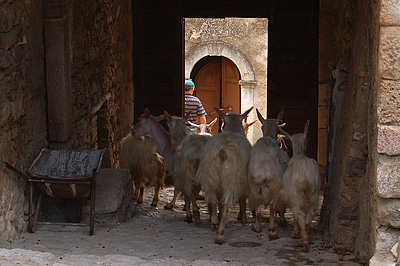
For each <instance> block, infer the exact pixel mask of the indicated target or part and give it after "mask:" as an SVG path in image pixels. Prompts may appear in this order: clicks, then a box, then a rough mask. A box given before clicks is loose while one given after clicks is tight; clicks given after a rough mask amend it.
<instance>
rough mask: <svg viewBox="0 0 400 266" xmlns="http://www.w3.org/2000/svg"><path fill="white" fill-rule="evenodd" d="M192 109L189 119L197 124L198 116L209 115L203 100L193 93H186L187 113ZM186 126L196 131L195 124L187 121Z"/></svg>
mask: <svg viewBox="0 0 400 266" xmlns="http://www.w3.org/2000/svg"><path fill="white" fill-rule="evenodd" d="M189 111H191V113H190V115H189V119H188V120H189V121H190V122H192V123H194V124H196V123H197V116H204V115H207V113H206V110H204V107H203V105H202V104H201V101H200V100H199V98H197V97H196V96H193V95H191V94H185V115H186V114H187V113H188V112H189ZM186 127H187V128H188V129H189V130H190V131H194V132H196V128H195V127H194V126H191V125H189V123H186Z"/></svg>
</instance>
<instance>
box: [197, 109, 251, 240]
mask: <svg viewBox="0 0 400 266" xmlns="http://www.w3.org/2000/svg"><path fill="white" fill-rule="evenodd" d="M252 109H253V107H252V108H250V109H249V110H247V111H246V112H244V113H243V114H236V113H228V114H224V113H223V112H221V111H220V110H218V109H217V108H215V107H214V110H215V111H216V112H217V113H218V114H219V115H220V116H221V117H222V118H223V119H224V127H223V130H224V131H223V132H222V133H219V134H217V135H214V136H213V137H212V138H211V139H210V140H209V141H208V142H207V144H206V145H205V146H204V148H203V150H202V153H201V160H200V164H199V168H198V170H197V174H196V180H198V181H199V183H200V184H201V187H202V189H203V190H204V192H205V199H206V201H207V203H208V204H209V207H210V215H211V227H212V228H215V227H217V226H218V230H217V236H216V238H215V243H217V244H222V243H223V239H224V231H225V220H226V215H227V212H228V207H232V206H233V205H234V203H235V202H236V201H237V200H239V202H240V212H241V213H242V215H241V218H242V223H245V222H246V197H247V189H248V184H247V164H248V160H249V157H250V150H251V144H250V142H249V141H248V140H247V138H246V136H245V131H244V128H243V125H242V121H243V119H244V118H245V117H246V116H247V115H248V114H249V112H250V111H251V110H252ZM218 201H219V202H220V203H221V205H220V206H221V207H222V211H221V208H220V214H221V219H220V220H219V221H218V217H217V214H216V213H217V211H216V207H217V204H218Z"/></svg>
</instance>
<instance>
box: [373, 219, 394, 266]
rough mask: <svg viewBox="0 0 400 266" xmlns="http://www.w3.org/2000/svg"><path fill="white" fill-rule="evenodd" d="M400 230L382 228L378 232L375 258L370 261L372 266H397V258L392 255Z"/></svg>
mask: <svg viewBox="0 0 400 266" xmlns="http://www.w3.org/2000/svg"><path fill="white" fill-rule="evenodd" d="M399 236H400V230H397V229H394V228H390V227H386V226H381V227H379V228H378V229H377V230H376V244H375V251H374V252H375V253H374V256H373V257H372V258H371V260H370V261H369V265H370V266H382V265H395V262H396V258H395V257H394V256H393V254H392V253H391V249H392V247H393V246H394V245H395V244H396V242H398V240H399Z"/></svg>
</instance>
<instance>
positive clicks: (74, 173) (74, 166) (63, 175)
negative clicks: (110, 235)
mask: <svg viewBox="0 0 400 266" xmlns="http://www.w3.org/2000/svg"><path fill="white" fill-rule="evenodd" d="M104 152H105V150H104V149H101V150H49V149H42V150H41V152H40V153H39V155H38V156H37V157H36V159H35V160H34V161H33V163H32V164H31V165H30V166H29V168H28V170H27V174H28V176H27V175H25V174H24V173H22V172H21V171H19V170H17V169H15V168H14V167H12V166H11V165H9V164H8V163H6V166H7V167H8V168H9V169H11V170H13V171H14V172H16V173H17V174H19V175H21V176H23V177H25V178H27V179H28V183H29V226H28V227H29V232H31V233H33V232H35V228H36V224H37V217H38V213H39V210H40V204H41V198H42V197H41V194H39V198H38V201H37V203H36V208H34V203H33V184H35V186H37V187H38V188H39V189H40V191H41V192H43V193H46V194H47V195H49V196H50V197H55V198H62V199H77V198H83V197H90V201H91V203H90V235H93V234H94V215H95V194H96V193H95V188H96V175H97V174H98V171H99V169H100V165H101V161H102V158H103V154H104ZM45 224H60V223H49V222H47V223H45ZM69 224H72V223H69ZM74 225H78V224H75V223H74Z"/></svg>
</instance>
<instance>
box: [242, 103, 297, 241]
mask: <svg viewBox="0 0 400 266" xmlns="http://www.w3.org/2000/svg"><path fill="white" fill-rule="evenodd" d="M256 111H257V116H258V119H259V120H260V122H261V123H262V131H263V137H262V138H260V139H259V140H258V141H257V142H256V143H255V144H254V146H253V147H252V149H251V155H250V160H249V169H248V170H249V191H250V192H249V194H250V195H249V203H250V205H251V207H252V208H253V210H254V211H255V216H256V222H255V223H254V224H253V226H252V230H253V231H255V232H261V226H260V222H261V213H260V204H261V203H262V202H263V203H264V204H265V205H266V206H268V205H269V206H270V216H269V239H270V240H273V239H277V238H279V237H278V234H277V233H276V230H275V221H274V214H275V206H274V205H275V203H276V202H277V201H278V198H277V197H278V195H279V191H280V189H281V177H282V174H283V172H284V171H285V170H286V168H287V164H288V162H289V157H288V156H287V154H286V153H285V152H284V151H283V150H282V149H281V148H280V147H279V146H278V144H277V142H276V136H277V134H278V125H279V122H280V120H281V119H282V116H283V109H282V110H281V112H280V113H279V114H278V117H277V118H276V119H264V118H263V116H262V115H261V114H260V112H259V111H258V109H256ZM280 218H281V220H282V219H284V214H283V213H282V212H280Z"/></svg>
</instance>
